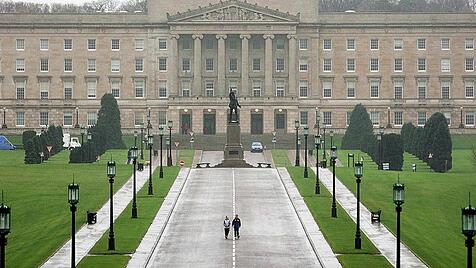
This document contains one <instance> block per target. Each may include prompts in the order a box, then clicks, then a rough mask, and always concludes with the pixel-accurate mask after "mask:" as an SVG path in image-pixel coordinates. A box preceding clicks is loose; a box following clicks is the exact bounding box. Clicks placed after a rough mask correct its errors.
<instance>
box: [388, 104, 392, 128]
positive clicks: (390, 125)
mask: <svg viewBox="0 0 476 268" xmlns="http://www.w3.org/2000/svg"><path fill="white" fill-rule="evenodd" d="M387 128H392V124H390V107H387Z"/></svg>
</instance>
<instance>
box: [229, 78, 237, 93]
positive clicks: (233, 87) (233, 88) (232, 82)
mask: <svg viewBox="0 0 476 268" xmlns="http://www.w3.org/2000/svg"><path fill="white" fill-rule="evenodd" d="M228 90H229V91H233V92H235V95H236V96H238V81H236V80H230V81H229V82H228Z"/></svg>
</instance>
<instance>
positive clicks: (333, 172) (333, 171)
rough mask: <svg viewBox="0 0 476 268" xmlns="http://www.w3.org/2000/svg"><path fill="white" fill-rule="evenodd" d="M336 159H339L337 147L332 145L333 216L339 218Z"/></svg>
mask: <svg viewBox="0 0 476 268" xmlns="http://www.w3.org/2000/svg"><path fill="white" fill-rule="evenodd" d="M336 159H337V147H335V146H332V147H331V161H332V210H331V212H332V213H331V214H332V218H337V208H336Z"/></svg>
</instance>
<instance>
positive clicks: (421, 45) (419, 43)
mask: <svg viewBox="0 0 476 268" xmlns="http://www.w3.org/2000/svg"><path fill="white" fill-rule="evenodd" d="M417 48H418V50H425V49H426V39H424V38H420V39H418V40H417Z"/></svg>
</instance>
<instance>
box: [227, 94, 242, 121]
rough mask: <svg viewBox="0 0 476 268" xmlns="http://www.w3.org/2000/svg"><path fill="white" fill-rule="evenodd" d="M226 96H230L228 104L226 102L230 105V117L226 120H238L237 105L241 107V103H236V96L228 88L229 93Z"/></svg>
mask: <svg viewBox="0 0 476 268" xmlns="http://www.w3.org/2000/svg"><path fill="white" fill-rule="evenodd" d="M228 96H229V97H230V104H228V107H230V117H229V120H228V122H229V123H231V122H233V121H235V122H238V121H239V120H238V107H240V108H241V105H240V104H239V103H238V98H236V95H235V92H234V91H233V90H230V94H229V95H228ZM233 112H235V120H233Z"/></svg>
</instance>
